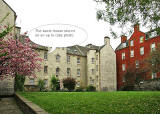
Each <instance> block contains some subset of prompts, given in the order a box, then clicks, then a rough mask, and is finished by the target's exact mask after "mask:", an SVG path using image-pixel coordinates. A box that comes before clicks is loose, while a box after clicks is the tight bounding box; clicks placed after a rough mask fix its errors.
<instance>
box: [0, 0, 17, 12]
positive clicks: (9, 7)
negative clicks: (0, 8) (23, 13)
mask: <svg viewBox="0 0 160 114" xmlns="http://www.w3.org/2000/svg"><path fill="white" fill-rule="evenodd" d="M2 1H3V2H4V3H5V4H6V5H7V6H8V7H9V8H10V9H11V10H12V11H13V12H14V13H15V14H16V12H15V11H14V10H13V9H12V8H11V7H10V5H8V4H7V2H5V1H4V0H2Z"/></svg>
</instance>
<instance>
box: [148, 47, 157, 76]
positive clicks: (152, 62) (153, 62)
mask: <svg viewBox="0 0 160 114" xmlns="http://www.w3.org/2000/svg"><path fill="white" fill-rule="evenodd" d="M147 62H148V67H150V68H151V71H152V72H154V73H157V72H160V44H158V45H157V48H156V49H155V50H153V51H152V52H151V54H150V55H149V57H148V58H147Z"/></svg>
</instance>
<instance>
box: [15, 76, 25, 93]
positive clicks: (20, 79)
mask: <svg viewBox="0 0 160 114" xmlns="http://www.w3.org/2000/svg"><path fill="white" fill-rule="evenodd" d="M24 82H25V77H24V76H20V75H18V74H17V75H16V77H15V83H14V89H15V91H23V90H24Z"/></svg>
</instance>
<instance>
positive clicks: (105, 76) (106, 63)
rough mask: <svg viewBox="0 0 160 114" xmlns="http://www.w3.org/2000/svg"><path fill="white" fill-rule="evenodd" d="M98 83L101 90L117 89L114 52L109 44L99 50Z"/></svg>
mask: <svg viewBox="0 0 160 114" xmlns="http://www.w3.org/2000/svg"><path fill="white" fill-rule="evenodd" d="M100 85H101V90H102V91H116V90H117V78H116V54H115V52H114V50H113V49H112V47H111V46H110V45H109V44H108V45H105V46H104V47H103V48H102V49H101V51H100Z"/></svg>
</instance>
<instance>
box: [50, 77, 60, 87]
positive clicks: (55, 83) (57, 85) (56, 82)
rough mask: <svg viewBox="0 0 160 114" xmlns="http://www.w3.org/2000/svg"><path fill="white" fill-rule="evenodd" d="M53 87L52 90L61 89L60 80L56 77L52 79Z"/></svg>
mask: <svg viewBox="0 0 160 114" xmlns="http://www.w3.org/2000/svg"><path fill="white" fill-rule="evenodd" d="M51 87H52V90H59V89H60V83H59V79H58V78H56V77H55V76H54V75H53V76H52V78H51Z"/></svg>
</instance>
